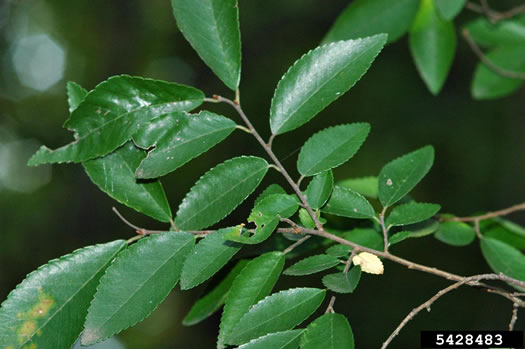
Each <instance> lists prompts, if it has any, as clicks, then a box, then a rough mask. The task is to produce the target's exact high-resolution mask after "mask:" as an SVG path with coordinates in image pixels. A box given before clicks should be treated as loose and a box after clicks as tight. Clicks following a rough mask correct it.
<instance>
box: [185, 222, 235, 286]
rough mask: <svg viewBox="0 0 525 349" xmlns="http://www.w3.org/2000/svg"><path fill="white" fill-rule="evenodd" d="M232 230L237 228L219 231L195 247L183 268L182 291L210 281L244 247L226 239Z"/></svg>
mask: <svg viewBox="0 0 525 349" xmlns="http://www.w3.org/2000/svg"><path fill="white" fill-rule="evenodd" d="M231 230H235V228H224V229H220V230H217V231H216V232H213V233H211V234H209V235H207V236H206V237H205V238H204V239H202V240H201V241H199V243H198V244H197V245H195V247H194V248H193V251H191V253H190V254H189V256H188V258H186V261H185V262H184V266H183V268H182V274H181V276H180V288H181V289H182V290H188V289H190V288H193V287H195V286H197V285H200V284H201V283H203V282H204V281H206V280H208V279H209V278H210V277H212V276H213V275H215V273H216V272H218V271H219V270H221V268H222V267H223V266H225V265H226V263H228V261H229V260H230V259H231V258H232V257H233V256H234V255H235V254H236V253H237V252H239V250H240V249H241V246H242V245H240V244H238V243H235V242H232V241H229V240H227V239H226V237H225V236H226V234H227V233H228V232H230V231H231Z"/></svg>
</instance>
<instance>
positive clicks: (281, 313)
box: [225, 288, 326, 344]
mask: <svg viewBox="0 0 525 349" xmlns="http://www.w3.org/2000/svg"><path fill="white" fill-rule="evenodd" d="M325 294H326V291H325V290H320V289H317V288H294V289H290V290H286V291H281V292H278V293H274V294H272V295H271V296H268V297H266V298H265V299H263V300H261V301H260V302H258V303H257V304H255V305H254V306H253V307H252V308H251V309H250V310H249V311H248V312H247V313H246V314H245V315H244V316H243V317H242V318H241V320H240V321H239V324H240V326H238V327H237V328H236V330H235V331H233V332H231V333H230V335H229V336H228V337H226V339H225V342H226V343H229V344H243V343H246V342H248V341H250V340H251V339H254V338H258V337H260V336H264V335H266V334H268V333H272V332H277V331H286V330H290V329H292V328H294V327H295V326H297V325H298V324H300V323H301V322H303V321H304V320H306V319H307V318H308V317H309V316H310V315H312V313H313V312H314V311H315V310H316V309H317V308H318V307H319V306H320V305H321V303H322V301H323V299H324V297H325Z"/></svg>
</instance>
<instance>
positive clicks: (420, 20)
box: [409, 0, 459, 95]
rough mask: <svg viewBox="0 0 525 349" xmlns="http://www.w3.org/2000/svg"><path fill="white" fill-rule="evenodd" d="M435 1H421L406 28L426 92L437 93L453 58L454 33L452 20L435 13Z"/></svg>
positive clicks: (454, 50) (454, 49)
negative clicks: (408, 31) (414, 15)
mask: <svg viewBox="0 0 525 349" xmlns="http://www.w3.org/2000/svg"><path fill="white" fill-rule="evenodd" d="M435 1H438V0H422V1H421V7H420V8H419V10H418V13H417V15H416V19H415V20H414V23H413V24H412V28H411V29H410V34H409V44H410V52H411V53H412V57H413V58H414V63H415V64H416V68H417V70H418V72H419V75H420V76H421V78H422V79H423V81H424V82H425V84H426V85H427V87H428V89H429V90H430V92H431V93H432V94H434V95H437V94H438V93H439V91H440V90H441V88H442V87H443V84H444V83H445V80H446V79H447V75H448V72H449V70H450V67H451V66H452V62H453V60H454V55H455V52H456V32H455V30H454V24H453V23H452V22H450V21H446V20H444V19H442V18H441V17H440V16H439V14H438V13H437V10H436V7H435ZM458 1H459V0H458Z"/></svg>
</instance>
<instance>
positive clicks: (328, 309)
mask: <svg viewBox="0 0 525 349" xmlns="http://www.w3.org/2000/svg"><path fill="white" fill-rule="evenodd" d="M335 300H336V296H332V298H330V302H329V303H328V306H327V307H326V311H325V312H324V313H325V314H328V313H333V312H334V303H335Z"/></svg>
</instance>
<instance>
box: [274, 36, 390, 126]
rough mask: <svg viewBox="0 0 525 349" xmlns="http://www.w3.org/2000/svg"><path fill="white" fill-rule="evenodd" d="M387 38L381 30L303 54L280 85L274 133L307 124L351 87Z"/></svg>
mask: <svg viewBox="0 0 525 349" xmlns="http://www.w3.org/2000/svg"><path fill="white" fill-rule="evenodd" d="M385 42H386V35H384V34H380V35H375V36H372V37H368V38H364V39H356V40H348V41H340V42H336V43H332V44H328V45H325V46H320V47H317V48H316V49H314V50H312V51H310V52H308V53H307V54H305V55H304V56H303V57H301V58H300V59H299V60H298V61H296V62H295V64H294V65H293V66H292V67H290V69H289V70H288V71H287V72H286V73H285V74H284V76H283V77H282V79H281V81H279V84H278V85H277V88H276V90H275V94H274V96H273V99H272V106H271V109H270V126H271V130H272V133H273V134H282V133H285V132H288V131H291V130H294V129H296V128H297V127H299V126H301V125H303V124H305V123H306V122H308V121H309V120H310V119H312V118H313V117H314V116H316V115H317V113H319V112H320V111H321V110H323V109H324V108H325V107H326V106H328V105H329V104H330V103H332V102H333V101H335V100H336V99H337V98H339V97H340V96H342V95H343V94H344V93H345V92H346V91H348V90H349V89H350V88H351V87H352V86H353V85H354V84H355V83H356V82H357V81H358V80H359V79H360V78H361V77H362V76H363V74H364V73H365V72H366V71H367V70H368V68H369V67H370V65H371V64H372V62H373V61H374V59H375V57H376V56H377V55H378V54H379V52H380V51H381V49H382V48H383V46H384V45H385Z"/></svg>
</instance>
